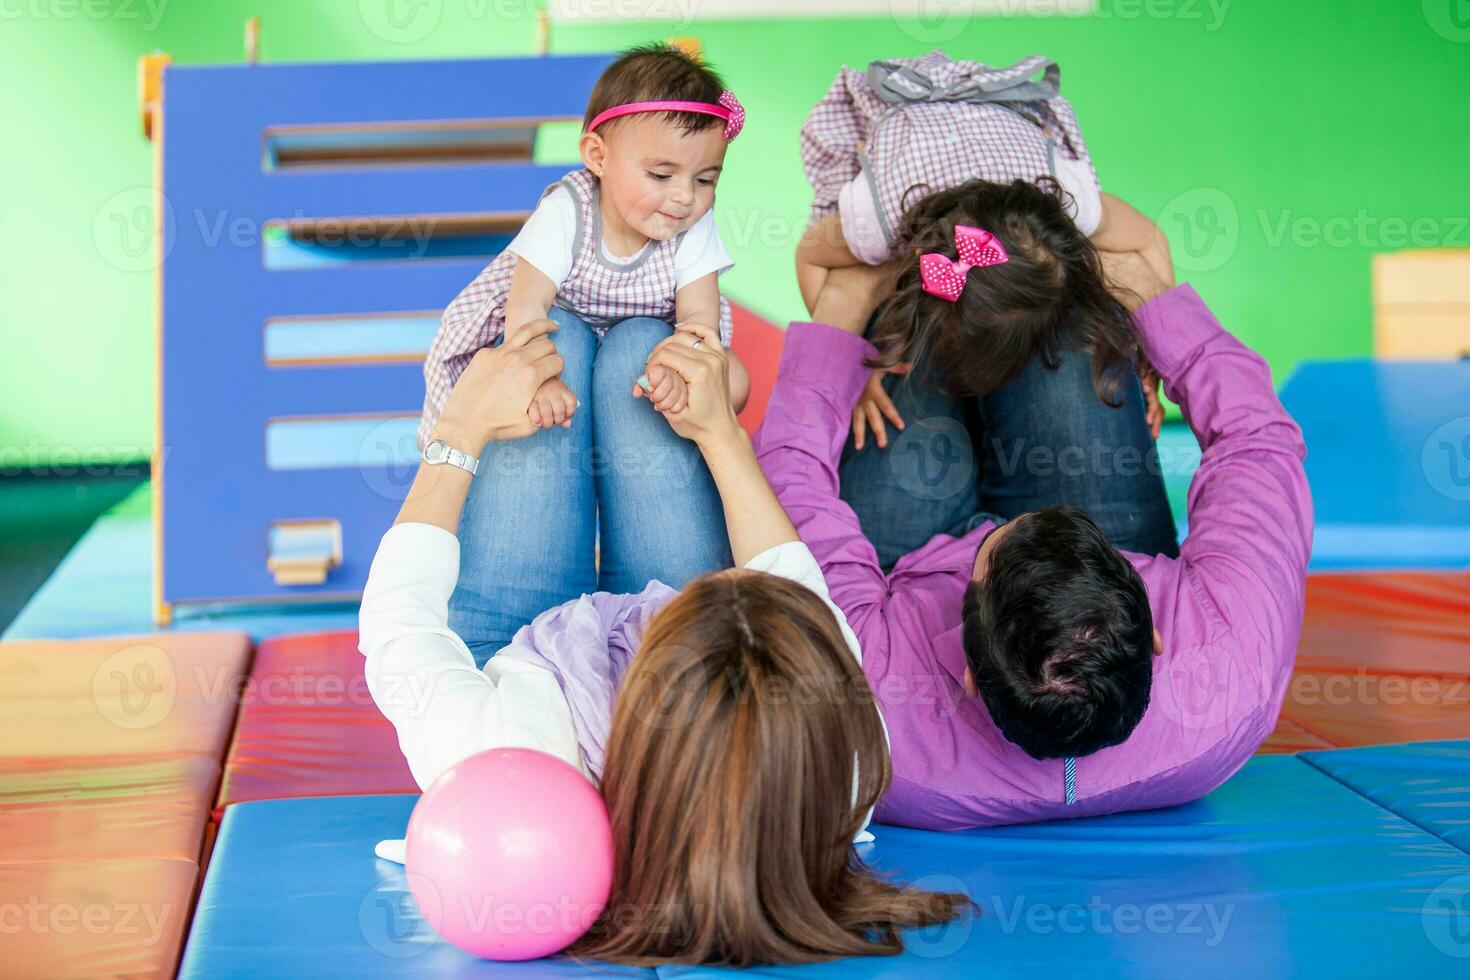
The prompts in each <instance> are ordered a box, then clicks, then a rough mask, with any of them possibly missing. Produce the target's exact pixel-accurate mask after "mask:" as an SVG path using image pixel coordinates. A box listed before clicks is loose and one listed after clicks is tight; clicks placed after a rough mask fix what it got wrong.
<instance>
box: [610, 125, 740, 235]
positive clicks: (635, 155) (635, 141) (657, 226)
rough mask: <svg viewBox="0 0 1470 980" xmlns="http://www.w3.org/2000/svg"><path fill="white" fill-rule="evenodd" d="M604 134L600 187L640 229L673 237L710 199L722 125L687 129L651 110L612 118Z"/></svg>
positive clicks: (720, 157)
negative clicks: (613, 119)
mask: <svg viewBox="0 0 1470 980" xmlns="http://www.w3.org/2000/svg"><path fill="white" fill-rule="evenodd" d="M599 131H601V127H599ZM603 139H604V143H605V146H606V152H605V153H604V154H603V156H602V159H601V161H600V162H601V164H602V174H601V177H602V193H603V195H604V196H605V197H606V198H607V200H608V202H609V203H610V204H611V205H612V206H613V207H614V208H615V209H616V210H617V212H618V214H620V215H622V216H623V220H624V221H626V222H627V223H628V225H629V226H630V227H631V228H633V229H634V230H635V231H637V232H638V233H639V234H641V235H644V236H646V237H648V238H652V239H656V240H659V241H662V240H664V239H667V238H673V237H674V236H675V235H677V234H679V232H681V231H684V230H685V229H686V228H688V227H689V226H690V225H692V224H694V223H695V222H696V221H698V220H699V219H700V218H702V217H704V215H705V214H706V213H708V211H709V209H710V208H711V207H712V206H713V205H714V203H715V182H716V181H717V180H718V179H719V176H720V168H721V167H722V166H723V165H724V162H725V146H726V143H725V137H724V135H723V127H722V126H720V125H718V124H716V125H714V126H710V127H709V128H708V129H702V130H700V131H699V132H697V133H686V132H684V131H683V130H682V129H680V128H679V127H678V126H673V125H670V124H669V123H666V122H664V121H662V120H661V119H660V118H659V116H658V114H656V113H650V114H647V115H634V116H628V117H624V118H622V119H619V120H617V121H616V123H614V124H612V125H610V126H608V127H607V133H606V135H605V136H604V137H603ZM588 162H589V164H590V163H591V162H592V161H590V160H589V161H588ZM593 169H594V171H595V170H596V168H595V167H594V168H593Z"/></svg>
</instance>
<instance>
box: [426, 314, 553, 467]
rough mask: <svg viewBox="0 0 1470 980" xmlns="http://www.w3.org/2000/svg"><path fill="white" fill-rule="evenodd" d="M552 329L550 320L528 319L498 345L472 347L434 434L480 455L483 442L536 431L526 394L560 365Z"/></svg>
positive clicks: (534, 389)
mask: <svg viewBox="0 0 1470 980" xmlns="http://www.w3.org/2000/svg"><path fill="white" fill-rule="evenodd" d="M555 329H556V324H555V323H553V322H552V321H550V320H533V321H532V322H530V323H527V324H524V325H523V326H522V327H521V328H520V329H519V330H517V331H516V333H515V336H513V337H509V336H508V337H506V338H505V339H504V340H503V341H502V342H501V344H500V346H499V347H486V348H483V349H481V350H479V351H476V352H475V356H474V358H473V359H471V361H470V363H469V366H468V367H466V368H465V369H464V373H463V374H461V375H460V376H459V381H458V382H456V383H455V385H454V390H453V391H451V392H450V393H449V401H448V403H446V404H445V406H444V412H443V413H442V414H441V415H440V416H439V424H438V425H437V426H435V427H434V436H435V437H436V438H439V439H443V440H444V441H445V442H447V443H449V445H451V446H453V447H454V448H455V449H458V450H460V451H461V452H465V453H470V454H471V455H474V456H479V455H480V454H481V453H482V452H483V451H484V449H485V444H486V443H489V442H495V441H501V440H506V439H521V438H524V437H525V436H528V435H530V434H531V433H533V432H535V431H536V425H535V424H534V423H532V422H531V420H530V418H529V417H528V416H527V414H526V412H527V410H528V408H529V407H530V404H531V398H532V397H533V396H534V395H535V394H536V391H537V389H539V388H540V387H541V385H542V384H543V383H544V382H545V381H547V380H548V379H550V378H554V377H556V376H557V375H559V374H561V369H562V359H561V355H560V354H558V353H557V352H556V348H555V347H553V346H552V344H551V341H550V340H549V339H548V338H547V336H546V335H547V334H549V333H550V332H551V331H553V330H555Z"/></svg>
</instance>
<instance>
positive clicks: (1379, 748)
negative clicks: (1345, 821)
mask: <svg viewBox="0 0 1470 980" xmlns="http://www.w3.org/2000/svg"><path fill="white" fill-rule="evenodd" d="M1302 758H1303V759H1305V760H1306V761H1307V762H1309V763H1311V764H1312V765H1314V766H1316V767H1317V768H1318V769H1321V770H1322V771H1323V772H1325V773H1327V774H1328V775H1329V776H1331V777H1332V778H1334V779H1336V780H1338V781H1339V782H1341V783H1343V784H1344V785H1346V786H1349V787H1351V788H1352V789H1354V790H1356V791H1357V792H1359V793H1361V794H1363V795H1364V796H1366V797H1368V799H1370V800H1372V801H1373V802H1375V803H1377V804H1378V805H1379V806H1382V807H1385V808H1387V809H1389V810H1392V811H1393V812H1394V813H1397V814H1398V815H1399V816H1401V817H1403V818H1404V819H1406V820H1408V821H1409V822H1411V823H1413V824H1415V825H1417V826H1419V827H1423V828H1424V829H1425V830H1427V831H1429V832H1430V833H1432V834H1434V835H1435V836H1436V837H1440V838H1443V839H1444V840H1446V841H1449V842H1450V843H1451V844H1454V845H1455V846H1456V847H1458V848H1460V850H1462V851H1465V852H1466V853H1470V742H1465V741H1451V742H1416V743H1412V744H1409V745H1375V746H1371V747H1369V748H1361V749H1338V750H1336V751H1332V752H1303V753H1302ZM1465 926H1466V928H1467V929H1470V914H1467V916H1466V921H1465ZM1465 939H1466V944H1467V949H1466V955H1470V935H1467V936H1466V937H1465ZM1467 966H1470V965H1467ZM1467 972H1470V969H1467Z"/></svg>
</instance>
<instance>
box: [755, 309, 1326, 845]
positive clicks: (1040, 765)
mask: <svg viewBox="0 0 1470 980" xmlns="http://www.w3.org/2000/svg"><path fill="white" fill-rule="evenodd" d="M1135 320H1136V322H1137V324H1138V329H1139V333H1140V337H1141V339H1142V342H1143V347H1144V350H1145V351H1146V352H1147V354H1148V356H1149V359H1150V360H1151V361H1152V363H1153V364H1154V366H1155V367H1156V368H1157V369H1158V371H1159V374H1160V375H1161V376H1162V378H1163V379H1164V385H1165V390H1166V392H1167V393H1168V395H1169V397H1170V398H1171V399H1173V400H1174V401H1175V402H1177V403H1178V404H1179V406H1180V408H1181V409H1182V410H1183V412H1184V417H1185V419H1186V420H1187V421H1188V422H1189V425H1190V427H1191V428H1192V429H1193V430H1194V433H1195V436H1196V437H1197V438H1198V439H1199V443H1200V448H1201V450H1202V455H1201V459H1200V466H1199V471H1198V473H1197V474H1196V475H1195V477H1194V481H1193V483H1192V484H1191V486H1190V489H1189V505H1188V506H1189V528H1190V530H1189V535H1188V537H1187V538H1186V539H1185V541H1184V543H1183V546H1182V547H1181V549H1180V555H1179V557H1178V558H1177V559H1174V558H1165V557H1161V556H1158V557H1150V556H1145V555H1135V554H1129V555H1128V556H1127V557H1128V559H1129V561H1131V562H1132V563H1133V565H1134V567H1135V568H1137V569H1138V572H1139V574H1140V575H1141V576H1142V577H1143V581H1144V584H1145V585H1146V587H1147V589H1148V595H1149V605H1150V606H1151V607H1152V609H1153V617H1154V625H1155V627H1156V628H1157V629H1158V630H1159V632H1160V634H1161V635H1162V636H1163V654H1162V655H1161V656H1158V657H1156V658H1155V659H1154V671H1153V689H1152V695H1151V698H1150V702H1149V707H1148V710H1147V712H1146V713H1145V714H1144V716H1143V719H1142V721H1140V722H1139V724H1138V727H1137V728H1135V729H1134V731H1133V733H1132V734H1131V735H1130V736H1129V737H1128V739H1127V740H1126V741H1125V742H1123V743H1122V744H1121V745H1115V746H1112V747H1111V748H1106V749H1102V750H1101V751H1098V752H1095V753H1093V754H1092V755H1088V756H1084V757H1082V758H1079V759H1077V760H1076V774H1075V783H1074V786H1075V801H1074V802H1072V803H1068V802H1067V797H1066V777H1065V774H1064V763H1063V760H1060V759H1047V760H1040V759H1033V758H1032V757H1031V756H1029V755H1027V754H1026V753H1025V752H1024V751H1022V750H1021V749H1020V748H1018V747H1017V746H1016V745H1014V744H1012V743H1011V742H1008V741H1007V740H1006V739H1005V737H1004V736H1003V735H1001V733H1000V730H999V729H998V728H996V726H995V723H994V722H993V721H991V718H990V714H989V712H988V711H987V709H986V707H985V703H984V701H983V700H981V699H980V698H978V697H975V698H972V697H969V696H967V695H966V694H965V692H964V688H963V685H962V678H963V677H964V672H965V655H964V649H963V647H962V645H961V639H960V618H961V617H960V605H961V601H962V598H963V595H964V590H965V586H966V585H967V584H968V582H969V580H970V572H971V568H972V566H973V564H974V561H975V554H976V552H977V551H978V549H979V547H980V542H981V541H983V540H984V538H985V535H987V534H989V533H990V532H991V531H992V530H993V529H994V525H992V524H985V525H982V526H981V527H979V528H976V529H975V530H974V531H972V532H971V533H969V534H967V535H965V536H964V537H962V538H954V537H950V536H949V535H943V534H941V535H937V536H935V537H934V538H933V539H931V540H930V541H929V543H928V544H926V545H924V546H923V547H922V548H920V549H918V550H917V551H914V552H912V553H910V554H908V555H905V556H904V557H903V558H902V559H900V560H899V561H898V563H897V564H896V565H895V566H894V568H893V571H892V573H890V574H888V575H884V574H883V571H882V569H881V568H880V567H879V565H878V559H877V555H876V554H875V553H874V551H873V548H872V545H871V544H869V543H868V541H867V539H866V538H865V537H863V534H862V531H861V529H860V527H859V525H858V520H857V517H856V515H855V514H854V513H853V512H852V509H851V508H850V507H848V506H847V504H845V503H844V502H843V501H842V499H841V498H840V497H839V496H838V486H839V485H838V478H837V464H838V459H839V457H840V455H841V452H842V447H843V444H844V443H845V442H846V440H847V437H848V427H849V424H850V419H851V411H852V408H853V406H854V405H855V404H856V403H857V399H858V396H859V395H860V393H861V391H862V388H863V384H864V382H865V381H866V379H867V375H868V371H867V369H866V368H865V367H863V358H864V357H866V356H869V355H871V354H873V353H875V352H874V350H873V348H872V346H871V345H870V344H868V343H867V341H865V340H863V339H862V338H860V337H857V336H854V335H852V334H850V333H847V332H845V331H842V330H838V329H836V328H833V327H829V326H825V325H822V324H805V323H799V324H793V325H792V327H791V329H790V331H789V332H788V334H787V338H786V347H785V351H784V353H783V354H782V358H781V369H780V373H779V375H778V377H777V381H776V387H775V390H774V392H773V393H772V395H771V401H770V405H769V406H768V407H767V409H766V416H765V423H764V425H763V426H762V428H761V430H760V432H759V433H758V435H757V437H756V449H757V452H758V454H759V456H760V460H761V465H762V467H763V468H764V470H765V472H766V476H767V477H768V478H769V479H770V481H771V485H772V486H773V487H774V488H775V490H776V494H777V495H778V496H779V497H780V499H781V503H782V504H783V505H784V506H785V508H786V512H787V513H788V514H790V515H791V519H792V520H793V521H794V522H795V524H796V527H797V530H798V531H799V532H800V533H801V537H802V539H803V540H804V541H806V543H807V546H808V547H809V548H811V550H812V552H813V554H815V555H816V557H817V561H818V562H819V563H820V564H821V566H822V572H823V573H824V575H825V576H826V579H827V583H828V586H829V588H830V589H831V593H832V599H833V601H834V602H836V604H837V605H838V606H839V607H840V608H841V609H842V610H843V612H844V613H846V615H847V619H848V621H849V623H851V625H852V628H853V630H854V632H855V633H856V634H857V637H858V640H859V642H860V643H861V645H862V649H863V670H864V672H865V673H866V674H867V676H868V680H869V682H870V683H871V684H872V686H873V689H874V692H875V694H876V696H877V698H878V701H879V703H880V704H881V705H882V706H883V709H884V713H885V716H886V719H887V722H888V729H889V732H890V735H891V738H892V744H893V785H892V787H891V788H890V789H889V791H888V793H887V795H886V796H885V797H884V798H883V800H882V802H881V803H880V804H879V806H878V811H877V819H879V820H882V821H885V822H887V823H894V824H902V825H905V826H910V827H925V828H933V829H939V830H957V829H964V828H971V827H983V826H989V825H994V824H1005V823H1021V822H1026V821H1033V820H1047V819H1051V818H1054V817H1080V816H1088V815H1092V814H1100V813H1112V812H1115V811H1119V810H1138V809H1147V808H1150V807H1160V806H1168V805H1171V804H1175V803H1183V802H1186V801H1189V800H1193V799H1196V798H1198V797H1200V796H1202V795H1204V794H1205V793H1207V792H1209V791H1210V790H1211V789H1213V788H1215V787H1216V786H1218V785H1220V783H1222V782H1224V781H1225V780H1226V779H1227V778H1228V777H1229V776H1230V775H1231V774H1232V773H1234V772H1235V771H1236V770H1237V769H1239V768H1240V767H1241V766H1242V765H1244V764H1245V762H1246V760H1247V759H1248V758H1250V756H1251V754H1252V753H1254V752H1255V750H1256V749H1257V748H1258V747H1259V746H1260V744H1261V742H1262V741H1263V740H1265V738H1266V736H1267V735H1268V734H1270V732H1271V730H1272V729H1273V728H1274V727H1275V724H1276V716H1277V714H1278V713H1279V712H1280V710H1281V702H1282V699H1283V698H1284V696H1285V694H1286V689H1287V685H1288V683H1289V681H1290V677H1291V670H1292V664H1293V662H1294V660H1295V654H1296V643H1297V634H1298V633H1299V632H1300V629H1301V622H1302V609H1303V595H1304V590H1305V583H1306V567H1307V560H1308V558H1309V556H1310V550H1311V540H1312V501H1311V497H1310V495H1309V492H1308V488H1307V479H1306V473H1305V471H1304V470H1303V467H1302V460H1303V458H1304V457H1305V456H1306V447H1305V445H1304V444H1303V442H1302V436H1301V430H1300V429H1299V428H1298V427H1297V425H1296V423H1295V422H1294V421H1292V419H1291V417H1290V416H1289V415H1287V414H1286V411H1285V410H1284V409H1283V408H1282V407H1281V402H1280V401H1279V400H1278V399H1277V397H1276V392H1275V389H1274V388H1273V387H1272V384H1271V372H1270V369H1269V368H1268V367H1267V365H1266V362H1265V361H1264V360H1263V359H1262V358H1261V357H1260V356H1259V355H1258V354H1255V353H1254V352H1252V351H1251V350H1249V349H1248V348H1247V347H1245V346H1244V345H1243V344H1241V343H1240V342H1239V341H1238V340H1236V339H1235V338H1234V337H1232V336H1231V335H1230V334H1228V333H1226V332H1225V331H1224V330H1223V329H1222V328H1221V326H1220V324H1219V323H1218V322H1217V321H1216V320H1215V318H1214V316H1213V315H1211V313H1210V311H1209V309H1208V308H1207V307H1206V306H1205V305H1204V303H1203V301H1201V300H1200V298H1199V296H1198V295H1196V293H1195V292H1194V290H1193V289H1192V288H1191V287H1189V286H1187V285H1184V286H1178V287H1175V288H1174V289H1171V290H1169V291H1168V292H1166V293H1163V294H1162V295H1160V296H1158V297H1156V298H1155V299H1153V300H1152V301H1150V302H1149V303H1147V304H1146V305H1145V306H1144V307H1143V308H1142V309H1140V310H1139V311H1138V313H1137V314H1136V316H1135Z"/></svg>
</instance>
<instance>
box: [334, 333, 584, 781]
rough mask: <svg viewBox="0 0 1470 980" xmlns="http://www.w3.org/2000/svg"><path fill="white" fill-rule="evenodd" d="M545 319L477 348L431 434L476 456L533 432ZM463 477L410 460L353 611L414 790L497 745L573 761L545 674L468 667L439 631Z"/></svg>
mask: <svg viewBox="0 0 1470 980" xmlns="http://www.w3.org/2000/svg"><path fill="white" fill-rule="evenodd" d="M552 326H553V325H552V324H550V323H548V322H547V321H544V320H543V321H540V322H539V323H536V324H533V325H531V327H530V329H528V330H526V331H523V332H522V333H521V334H520V336H518V337H515V338H507V339H506V341H505V342H504V343H503V344H502V345H501V346H499V347H496V348H487V349H484V350H481V351H480V352H479V353H477V354H476V355H475V357H474V359H473V360H472V361H471V362H470V364H469V366H468V367H467V368H466V369H465V371H464V373H463V374H462V375H461V376H460V379H459V382H458V383H457V384H456V385H455V387H454V390H453V391H452V392H451V393H450V396H449V401H448V403H447V404H446V406H445V409H444V414H443V416H442V417H441V419H440V422H439V424H438V425H437V426H436V427H435V429H434V437H435V438H438V439H442V440H444V441H445V442H447V443H449V444H450V445H451V446H452V447H454V448H455V449H458V450H460V451H461V452H464V453H465V454H466V455H469V456H472V457H476V458H478V457H480V456H481V455H482V454H483V452H484V447H485V446H486V445H487V444H488V443H490V442H493V441H497V440H501V439H514V438H519V437H521V436H524V435H529V434H530V433H532V432H534V431H535V427H534V426H532V425H531V423H530V422H529V420H527V418H526V417H525V411H526V405H527V404H528V403H529V401H530V398H531V395H532V393H534V392H535V391H536V389H537V388H538V387H539V386H540V385H541V383H542V382H543V381H545V380H546V379H547V378H548V377H551V376H553V375H555V374H556V373H558V372H559V371H560V370H561V367H562V363H561V358H560V357H559V356H557V354H556V351H555V349H554V348H553V347H552V345H551V342H550V341H549V340H548V339H547V338H546V336H545V334H546V332H547V331H548V330H549V329H551V328H552ZM470 480H471V477H470V474H469V473H467V472H465V471H464V470H461V469H460V468H458V467H456V466H451V465H448V464H442V465H437V466H435V465H430V464H421V465H420V467H419V472H418V475H417V476H416V478H415V479H414V483H413V487H412V489H411V490H410V492H409V495H408V498H407V499H406V500H405V501H404V503H403V506H402V508H401V509H400V510H399V513H398V519H397V521H395V523H394V525H393V527H391V528H390V529H389V530H388V533H387V534H385V535H384V536H383V542H382V544H381V545H380V546H379V548H378V553H377V555H376V556H375V557H374V558H373V565H372V569H371V571H370V572H369V574H368V581H367V584H366V586H365V587H364V589H363V598H362V607H361V611H360V613H359V618H358V632H359V648H360V649H361V650H362V653H363V656H364V658H365V665H364V673H365V676H366V679H367V684H368V689H369V690H370V691H371V693H372V696H373V701H374V703H376V704H377V705H378V708H379V710H380V711H382V712H383V715H384V716H385V717H387V718H388V720H389V721H391V722H392V723H393V727H394V728H395V730H396V731H397V733H398V742H399V746H400V748H401V749H402V750H403V754H404V757H405V758H406V759H407V760H408V764H409V768H410V769H411V770H412V772H413V775H414V778H415V780H416V781H417V782H418V784H419V785H420V786H421V787H424V788H427V787H428V786H429V784H430V783H431V782H433V781H434V779H436V778H437V777H438V776H439V774H440V773H442V772H443V771H444V770H446V769H448V768H449V767H451V766H453V765H454V764H455V763H457V762H458V761H460V760H461V759H463V758H465V757H466V756H468V755H471V754H473V753H475V752H478V751H481V750H483V749H487V748H493V747H499V746H508V745H510V746H522V747H527V748H535V749H540V750H541V751H544V752H550V753H552V754H554V755H557V756H558V757H560V758H563V759H565V760H567V761H568V762H570V763H571V764H573V765H580V763H581V757H580V755H579V752H578V748H577V739H576V732H575V729H574V728H573V726H572V721H571V716H570V709H569V708H568V707H567V704H566V699H565V698H564V697H563V696H562V695H561V692H560V687H559V686H558V684H557V681H556V678H555V677H554V676H553V675H551V674H550V672H548V671H545V670H543V669H540V668H538V667H536V666H535V665H533V664H529V663H526V662H524V661H521V660H516V659H515V658H510V657H507V658H497V661H499V662H493V663H492V664H490V665H487V666H486V669H485V670H483V671H481V670H477V669H476V668H475V661H474V657H473V656H472V655H471V654H470V651H469V649H468V648H467V647H466V646H465V644H464V642H463V641H462V640H461V639H460V637H459V636H457V635H456V634H455V633H454V631H453V630H451V629H450V628H449V625H448V622H447V610H448V605H449V597H450V594H451V593H452V592H453V591H454V587H455V582H456V579H457V578H458V574H459V542H458V541H457V540H456V539H455V536H454V531H455V529H456V528H457V527H458V525H459V519H460V513H461V511H462V510H463V507H464V501H465V496H466V494H467V493H468V490H469V485H470Z"/></svg>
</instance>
